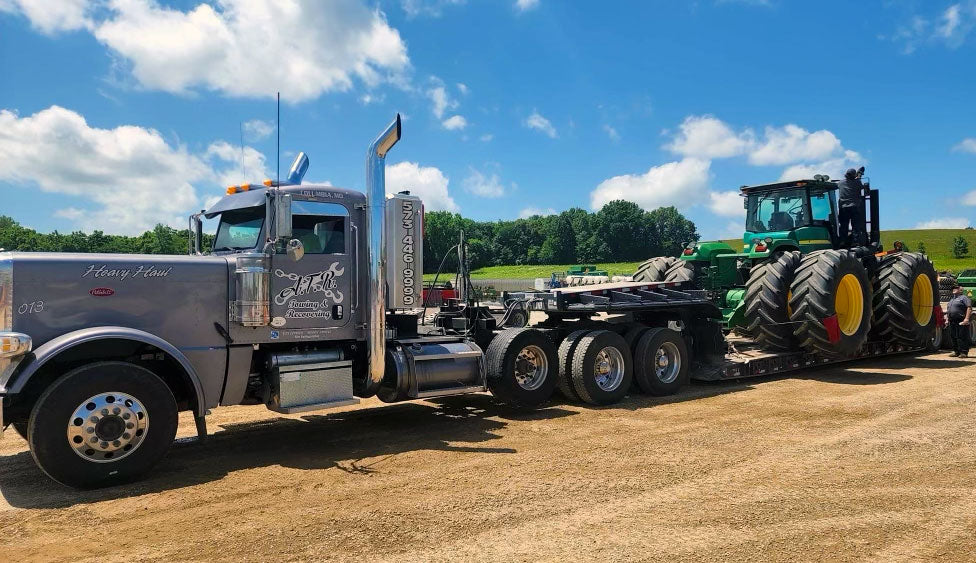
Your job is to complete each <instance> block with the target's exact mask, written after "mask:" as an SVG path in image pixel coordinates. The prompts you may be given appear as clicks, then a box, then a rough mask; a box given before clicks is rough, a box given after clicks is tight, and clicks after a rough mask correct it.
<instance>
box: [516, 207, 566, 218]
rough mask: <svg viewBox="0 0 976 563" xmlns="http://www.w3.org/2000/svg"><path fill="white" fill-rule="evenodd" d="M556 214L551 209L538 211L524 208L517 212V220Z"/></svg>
mask: <svg viewBox="0 0 976 563" xmlns="http://www.w3.org/2000/svg"><path fill="white" fill-rule="evenodd" d="M556 213H557V212H556V210H555V209H553V208H551V207H546V208H545V209H540V208H538V207H526V208H525V209H523V210H522V211H519V219H528V218H529V217H535V216H536V215H539V216H542V217H544V216H546V215H555V214H556Z"/></svg>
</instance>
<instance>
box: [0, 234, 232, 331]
mask: <svg viewBox="0 0 976 563" xmlns="http://www.w3.org/2000/svg"><path fill="white" fill-rule="evenodd" d="M0 256H2V257H3V258H6V259H8V260H10V262H11V263H12V270H13V299H12V316H13V327H12V328H13V330H14V331H16V332H22V333H25V334H28V335H29V336H30V337H31V338H32V339H33V342H34V347H35V348H37V347H38V346H40V345H42V344H44V343H45V342H47V341H49V340H51V339H52V338H56V337H58V336H61V335H63V334H67V333H69V332H73V331H76V330H81V329H85V328H89V327H98V326H123V327H129V328H135V329H139V330H143V331H146V332H149V333H152V334H155V335H157V336H159V337H161V338H163V339H164V340H167V341H168V342H170V343H171V344H173V345H174V346H177V347H187V346H214V345H217V346H222V345H224V341H223V339H222V338H221V337H220V336H219V334H217V332H216V331H215V329H214V326H213V323H215V322H218V323H220V324H222V325H223V326H227V324H226V323H227V320H228V305H227V298H228V287H229V286H228V276H229V274H228V272H229V267H228V260H229V259H230V260H233V258H232V257H220V256H160V255H143V254H69V253H45V252H26V253H25V252H9V253H2V254H0Z"/></svg>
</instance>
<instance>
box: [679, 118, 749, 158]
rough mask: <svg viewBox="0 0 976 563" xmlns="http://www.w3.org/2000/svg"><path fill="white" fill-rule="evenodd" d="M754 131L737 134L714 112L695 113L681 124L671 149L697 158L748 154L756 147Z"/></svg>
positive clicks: (682, 154)
mask: <svg viewBox="0 0 976 563" xmlns="http://www.w3.org/2000/svg"><path fill="white" fill-rule="evenodd" d="M752 137H753V135H752V132H751V131H750V130H748V129H747V130H746V131H744V132H742V133H736V132H735V131H733V130H732V128H731V127H729V126H728V125H727V124H726V123H725V122H724V121H722V120H720V119H717V118H715V117H713V116H711V115H691V116H688V117H686V118H685V120H684V121H683V122H682V123H681V125H680V132H679V133H678V134H677V135H675V138H674V140H673V141H672V142H671V143H669V144H668V145H665V148H666V149H668V150H669V151H671V152H673V153H675V154H680V155H681V156H685V157H693V158H703V159H711V158H729V157H732V156H738V155H741V154H744V153H745V152H746V151H748V150H749V149H750V148H751V147H752V146H753V143H754V141H753V138H752Z"/></svg>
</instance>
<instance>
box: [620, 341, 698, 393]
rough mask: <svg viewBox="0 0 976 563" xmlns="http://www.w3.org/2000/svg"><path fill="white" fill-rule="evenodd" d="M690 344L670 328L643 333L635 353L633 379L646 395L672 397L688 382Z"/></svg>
mask: <svg viewBox="0 0 976 563" xmlns="http://www.w3.org/2000/svg"><path fill="white" fill-rule="evenodd" d="M690 364H691V361H690V358H689V357H688V345H687V344H686V343H685V339H684V338H682V337H681V334H680V333H678V332H676V331H673V330H671V329H669V328H655V329H651V330H650V331H648V332H646V333H644V335H643V336H641V339H640V340H639V341H638V342H637V348H636V351H635V352H634V380H635V381H637V385H638V386H639V387H640V389H641V391H642V392H644V393H649V394H651V395H673V394H674V393H677V392H678V390H679V389H681V386H682V385H685V384H686V383H688V374H689V372H690Z"/></svg>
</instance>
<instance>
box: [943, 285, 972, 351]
mask: <svg viewBox="0 0 976 563" xmlns="http://www.w3.org/2000/svg"><path fill="white" fill-rule="evenodd" d="M947 310H948V313H949V315H948V316H949V336H950V337H951V338H952V354H950V355H951V356H952V357H954V358H955V357H962V358H965V357H966V356H968V355H969V346H970V345H971V344H972V343H971V342H969V333H970V326H969V325H970V322H971V321H970V316H971V315H972V314H973V302H972V301H971V300H970V299H969V297H967V296H966V295H964V294H963V292H962V287H960V286H959V284H958V283H956V284H953V286H952V299H950V300H949V305H948V307H947Z"/></svg>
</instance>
